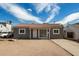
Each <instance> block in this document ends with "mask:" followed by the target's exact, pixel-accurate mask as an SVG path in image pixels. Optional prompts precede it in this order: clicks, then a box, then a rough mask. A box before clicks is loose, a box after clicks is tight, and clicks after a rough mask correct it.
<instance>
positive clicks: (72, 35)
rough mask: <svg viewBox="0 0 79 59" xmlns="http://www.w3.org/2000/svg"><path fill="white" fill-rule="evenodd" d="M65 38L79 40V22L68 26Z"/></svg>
mask: <svg viewBox="0 0 79 59" xmlns="http://www.w3.org/2000/svg"><path fill="white" fill-rule="evenodd" d="M64 36H65V38H67V39H72V40H78V41H79V24H74V25H72V26H67V27H66V28H65V35H64Z"/></svg>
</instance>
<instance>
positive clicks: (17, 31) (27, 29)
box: [14, 28, 30, 39]
mask: <svg viewBox="0 0 79 59" xmlns="http://www.w3.org/2000/svg"><path fill="white" fill-rule="evenodd" d="M19 29H20V28H14V38H19V39H26V38H30V30H29V28H24V29H25V34H19Z"/></svg>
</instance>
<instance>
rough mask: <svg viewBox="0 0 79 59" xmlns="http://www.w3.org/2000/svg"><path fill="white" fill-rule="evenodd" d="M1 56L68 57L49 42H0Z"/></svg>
mask: <svg viewBox="0 0 79 59" xmlns="http://www.w3.org/2000/svg"><path fill="white" fill-rule="evenodd" d="M0 55H1V56H70V55H71V54H69V53H68V52H67V51H65V50H64V49H63V48H61V47H59V46H58V45H56V44H55V43H53V42H51V41H50V40H16V41H0Z"/></svg>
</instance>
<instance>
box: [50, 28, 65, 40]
mask: <svg viewBox="0 0 79 59" xmlns="http://www.w3.org/2000/svg"><path fill="white" fill-rule="evenodd" d="M53 29H59V30H60V34H53ZM63 36H64V35H63V28H51V30H50V38H51V39H62V38H63Z"/></svg>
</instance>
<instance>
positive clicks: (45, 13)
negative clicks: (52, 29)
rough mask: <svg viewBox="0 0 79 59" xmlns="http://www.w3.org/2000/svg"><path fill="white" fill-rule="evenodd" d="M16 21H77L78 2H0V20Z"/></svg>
mask: <svg viewBox="0 0 79 59" xmlns="http://www.w3.org/2000/svg"><path fill="white" fill-rule="evenodd" d="M10 20H11V21H12V22H13V24H14V25H16V24H18V23H27V24H28V23H33V22H35V23H40V24H42V23H60V24H64V25H65V24H67V23H70V24H73V23H78V22H79V4H78V3H59V4H57V3H16V4H11V3H10V4H8V3H4V4H2V3H1V4H0V21H10Z"/></svg>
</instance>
